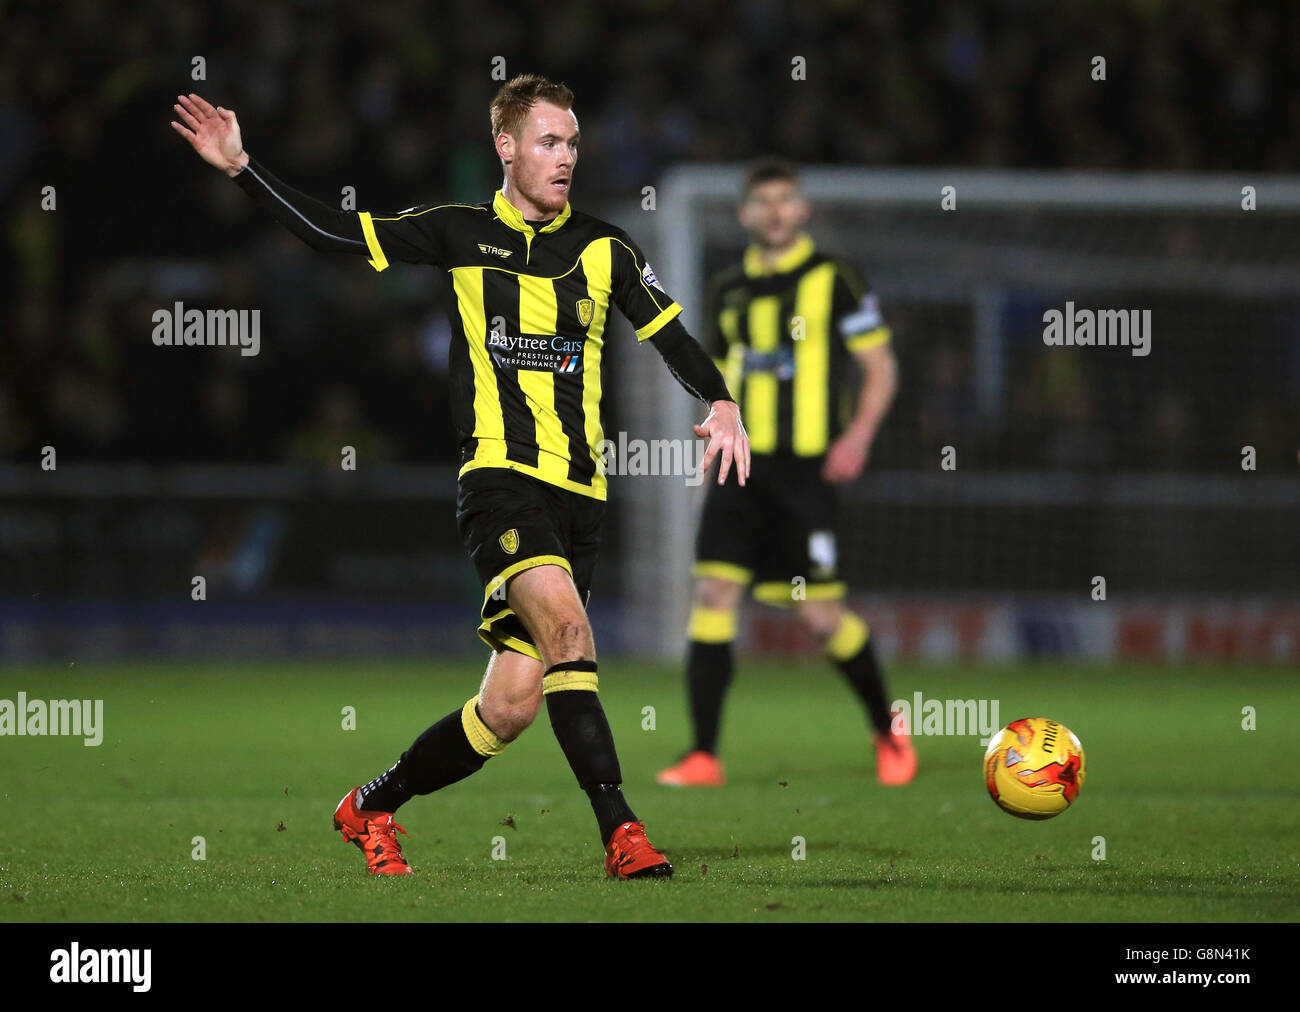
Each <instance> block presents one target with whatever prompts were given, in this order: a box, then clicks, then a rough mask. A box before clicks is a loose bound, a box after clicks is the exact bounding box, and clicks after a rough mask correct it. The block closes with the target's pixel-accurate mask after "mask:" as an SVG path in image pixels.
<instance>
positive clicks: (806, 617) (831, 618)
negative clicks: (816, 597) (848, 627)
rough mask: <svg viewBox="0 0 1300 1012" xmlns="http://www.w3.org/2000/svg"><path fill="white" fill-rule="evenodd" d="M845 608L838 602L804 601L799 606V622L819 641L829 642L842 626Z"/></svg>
mask: <svg viewBox="0 0 1300 1012" xmlns="http://www.w3.org/2000/svg"><path fill="white" fill-rule="evenodd" d="M843 617H844V615H843V610H842V609H841V608H840V606H839V603H838V602H825V601H804V602H802V603H801V604H800V606H799V623H800V625H802V626H803V627H804V629H806V630H807V631H808V632H809V633H811V634H812V635H813V637H814V638H815V639H816V640H817V641H818V642H819V643H823V644H824V643H827V642H828V641H829V640H830V638H831V637H832V636H834V635H835V634H836V633H837V632H838V631H839V628H840V622H841V621H842V620H843Z"/></svg>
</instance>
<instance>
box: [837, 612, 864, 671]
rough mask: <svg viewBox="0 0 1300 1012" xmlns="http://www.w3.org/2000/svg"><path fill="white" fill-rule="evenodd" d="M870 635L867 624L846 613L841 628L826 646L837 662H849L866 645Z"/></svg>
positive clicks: (850, 613)
mask: <svg viewBox="0 0 1300 1012" xmlns="http://www.w3.org/2000/svg"><path fill="white" fill-rule="evenodd" d="M870 635H871V630H870V629H869V628H868V627H867V623H865V622H863V621H862V619H860V618H858V616H856V615H854V614H853V613H852V612H845V613H844V618H843V619H841V620H840V627H839V628H838V629H836V630H835V635H833V636H832V637H831V638H830V642H828V643H827V644H826V652H827V653H828V654H830V655H831V657H832V658H834V659H835V660H837V661H847V660H848V659H849V658H850V657H852V656H853V655H854V654H856V653H857V652H858V651H859V650H861V649H862V648H863V646H865V645H866V642H867V637H868V636H870Z"/></svg>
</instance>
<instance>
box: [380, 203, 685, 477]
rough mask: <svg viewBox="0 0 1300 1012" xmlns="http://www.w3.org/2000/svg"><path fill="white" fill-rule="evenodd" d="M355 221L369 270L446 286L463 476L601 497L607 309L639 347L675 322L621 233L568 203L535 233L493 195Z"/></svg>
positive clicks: (675, 308) (672, 308)
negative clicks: (451, 305)
mask: <svg viewBox="0 0 1300 1012" xmlns="http://www.w3.org/2000/svg"><path fill="white" fill-rule="evenodd" d="M360 220H361V228H362V233H363V234H364V236H365V240H366V244H367V246H368V247H369V251H370V263H371V265H372V266H373V267H374V268H375V270H383V269H384V268H386V267H387V266H388V262H389V260H401V261H404V262H406V263H425V264H434V265H436V266H438V267H441V268H442V269H443V270H445V271H446V272H447V274H448V276H449V278H450V281H451V286H452V290H453V292H454V293H455V296H456V309H455V311H454V312H453V313H452V314H451V317H452V319H451V323H452V330H453V338H452V346H451V378H452V398H453V403H452V411H453V415H454V418H455V422H456V426H457V429H458V430H459V433H460V436H461V448H462V449H461V461H462V462H461V468H460V473H461V474H462V475H463V474H465V473H466V472H468V471H472V470H475V469H477V468H482V467H506V468H511V469H514V470H517V471H522V472H524V473H525V474H529V475H532V476H533V477H535V478H539V479H541V480H542V481H546V482H549V483H551V484H552V485H558V486H560V487H561V488H566V489H569V490H570V491H573V492H579V493H582V494H583V495H589V496H592V497H594V498H597V499H604V498H605V476H604V475H603V474H602V473H601V469H600V468H599V467H598V461H599V460H600V459H601V457H600V453H599V450H598V447H599V445H600V443H601V441H602V440H603V439H604V435H603V433H602V431H601V423H600V398H601V393H602V391H601V357H602V354H603V351H604V344H605V341H604V335H605V325H606V319H607V316H608V313H609V310H610V307H611V305H613V306H617V307H618V308H619V309H620V310H621V311H622V313H623V315H624V316H626V317H627V318H628V320H629V321H630V322H631V324H632V326H633V327H634V328H635V330H636V336H637V338H638V339H639V340H642V341H644V340H646V339H647V338H649V337H652V336H654V335H655V334H656V333H657V332H658V331H659V330H660V329H661V328H663V326H664V325H665V324H666V323H668V322H669V321H670V320H672V319H673V318H674V317H676V316H677V315H678V314H679V313H680V312H681V306H679V305H678V304H677V303H676V302H674V301H673V300H672V299H671V298H669V297H668V295H667V294H666V293H665V292H664V290H663V287H662V286H661V285H660V283H659V280H658V278H656V276H655V273H654V270H653V269H652V268H651V267H650V265H649V264H648V263H647V262H646V259H645V256H644V254H643V253H642V252H641V250H640V249H639V248H638V247H637V246H636V244H635V243H633V242H632V240H631V239H630V238H629V237H628V235H627V233H626V232H624V231H623V230H622V229H620V228H617V227H616V226H614V225H610V224H608V223H606V222H604V221H601V220H599V219H598V218H594V217H592V216H591V215H587V214H583V213H581V212H579V211H574V210H572V209H571V208H570V207H569V205H568V204H566V205H565V207H564V210H563V211H562V212H560V214H559V215H558V216H556V217H555V218H554V219H553V220H551V221H549V222H547V223H546V224H545V225H544V226H542V227H540V228H536V229H535V228H534V227H533V226H532V225H531V224H529V223H528V222H526V221H525V220H524V218H523V215H522V214H521V213H520V211H519V210H518V209H517V208H516V207H515V206H514V205H513V204H511V203H510V202H509V201H508V200H507V199H506V198H505V196H504V195H503V194H502V193H501V191H499V190H498V191H497V193H496V196H495V197H494V198H493V200H492V201H491V202H488V203H483V204H438V205H430V206H424V207H415V208H411V209H410V210H409V211H406V212H404V213H402V214H399V215H395V216H392V217H378V216H374V215H371V214H368V213H364V212H363V213H361V214H360Z"/></svg>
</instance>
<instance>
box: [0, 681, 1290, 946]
mask: <svg viewBox="0 0 1300 1012" xmlns="http://www.w3.org/2000/svg"><path fill="white" fill-rule="evenodd" d="M889 676H890V691H891V695H892V696H894V697H896V698H907V699H911V698H912V693H913V692H915V691H920V692H922V693H923V694H924V696H925V698H927V699H932V698H949V697H951V698H960V699H965V698H993V699H997V700H999V702H1000V717H1001V721H1000V722H1001V723H1003V724H1005V723H1008V722H1010V721H1011V720H1013V719H1015V718H1016V717H1020V716H1026V715H1037V716H1050V717H1054V718H1055V719H1058V720H1060V721H1062V722H1063V723H1065V724H1067V725H1068V726H1069V727H1070V728H1071V729H1072V730H1074V731H1075V732H1076V733H1077V734H1078V735H1079V737H1080V738H1081V740H1082V741H1083V745H1084V748H1085V750H1086V753H1087V765H1088V773H1087V783H1086V785H1085V787H1084V789H1083V791H1082V793H1081V795H1080V798H1079V801H1078V802H1077V804H1076V805H1075V806H1074V807H1073V808H1072V809H1071V810H1070V811H1068V812H1066V813H1065V814H1063V815H1061V816H1059V817H1058V818H1056V819H1054V820H1051V821H1048V822H1041V823H1031V822H1023V821H1021V820H1018V819H1014V818H1012V817H1010V816H1008V815H1005V814H1003V813H1002V812H1001V811H999V810H998V809H997V808H996V807H995V806H994V804H993V803H992V802H991V801H990V800H989V798H988V796H987V794H986V793H985V791H984V787H983V781H982V776H981V758H982V755H983V749H982V748H981V747H980V746H979V744H978V737H977V736H975V737H971V736H968V737H921V738H918V739H917V740H916V746H917V751H918V755H919V758H920V773H919V775H918V777H917V779H916V781H915V782H914V783H913V784H911V785H909V786H907V787H896V788H886V787H881V786H878V785H877V784H876V783H875V780H874V766H873V760H872V753H871V748H870V740H869V736H868V734H867V731H866V726H865V722H864V719H863V715H862V713H861V711H860V709H859V707H858V704H857V703H856V701H854V700H853V699H852V697H851V696H850V694H849V691H848V689H847V687H846V686H845V685H844V684H843V682H842V681H841V679H840V678H839V677H838V676H837V675H836V674H834V673H833V671H832V669H831V668H830V666H829V665H828V664H826V663H825V662H823V661H821V660H820V659H817V658H808V659H806V660H801V661H797V662H789V663H772V662H764V663H761V664H760V663H757V662H752V663H742V664H741V666H740V671H739V676H738V678H737V680H736V682H735V684H734V686H733V689H732V693H731V695H730V698H729V700H728V709H727V713H726V718H725V722H724V728H723V741H722V746H723V753H724V759H725V761H726V763H727V767H728V774H729V777H730V784H729V785H728V786H727V787H726V788H723V789H721V790H694V791H681V790H673V789H669V788H664V787H659V786H658V785H656V784H655V783H654V782H653V776H654V773H655V772H656V771H657V770H658V769H660V768H662V767H663V766H665V765H667V764H668V763H669V762H671V761H672V760H674V759H675V758H676V757H677V756H678V755H679V754H680V753H681V752H682V751H683V750H684V748H685V746H686V744H687V725H686V714H685V699H684V691H683V686H682V676H681V672H680V669H678V668H676V667H674V666H662V665H647V664H639V663H634V662H626V661H620V660H617V659H607V660H606V661H605V662H604V663H603V664H602V671H601V697H602V699H603V701H604V704H605V708H606V711H607V712H608V714H609V716H610V722H611V724H612V725H613V728H614V733H615V737H616V739H617V742H618V746H619V752H620V756H621V759H622V764H623V772H624V778H625V790H626V792H627V795H628V798H629V800H630V801H631V803H632V805H633V807H634V809H635V810H636V812H637V814H638V815H639V816H640V817H641V818H642V819H643V820H644V821H645V822H646V824H647V826H648V827H649V831H650V836H651V839H652V840H654V841H655V843H656V844H657V845H658V846H659V847H660V848H661V849H663V850H664V851H665V852H666V853H667V854H668V855H669V857H670V858H671V860H672V861H673V863H674V864H675V865H676V868H677V874H676V876H675V877H674V878H673V879H672V880H669V881H644V882H615V881H610V880H607V879H606V878H605V877H604V874H603V871H602V868H601V861H602V856H603V852H602V848H601V847H600V845H599V842H598V840H597V839H596V828H595V821H594V819H593V818H592V815H591V811H590V808H589V806H588V804H587V800H586V798H585V796H584V795H583V794H582V793H581V791H580V790H579V789H578V788H577V786H576V784H575V782H574V779H573V775H572V774H571V773H570V771H569V769H568V766H567V765H566V763H565V761H564V758H563V756H562V755H561V753H560V750H559V747H558V745H557V744H556V743H555V740H554V738H553V736H552V735H551V731H550V727H549V725H548V723H547V721H546V718H545V715H544V713H543V715H542V716H541V718H540V719H539V721H538V723H537V724H535V725H534V726H533V728H531V729H530V730H529V731H528V732H527V733H526V734H525V735H524V736H523V737H522V738H521V739H519V740H518V741H516V742H514V743H513V744H511V746H510V747H509V748H508V749H507V750H506V752H505V753H504V754H503V755H502V756H500V757H498V758H496V759H493V760H492V761H491V762H489V763H488V764H487V766H486V767H485V768H484V769H483V770H482V771H481V772H480V773H478V774H476V775H475V776H473V777H471V778H470V779H469V780H466V781H463V782H462V783H460V784H456V785H454V786H452V787H450V788H448V789H447V790H445V791H442V792H439V793H438V794H435V795H432V796H429V797H423V798H416V799H415V800H414V801H412V802H411V803H410V804H409V805H407V806H405V807H404V808H403V809H402V810H401V811H400V812H399V813H398V819H399V821H400V822H401V823H402V824H403V825H404V826H405V827H406V828H407V830H409V831H410V834H411V835H410V837H409V839H407V838H402V839H403V843H404V846H405V852H406V855H407V857H408V859H409V860H410V861H411V863H412V865H413V866H414V867H415V869H416V874H415V875H414V876H411V877H409V878H404V879H399V880H389V879H378V878H371V877H368V876H366V875H365V874H364V863H363V860H362V857H361V855H360V854H359V852H358V851H357V850H356V848H355V847H353V846H351V845H349V844H345V843H344V842H343V841H342V840H341V838H340V837H339V834H338V833H336V832H334V831H333V830H332V828H331V826H330V816H331V813H332V811H333V808H334V805H335V804H336V803H337V801H338V799H339V798H340V797H341V796H342V795H343V793H344V792H345V791H346V790H347V789H348V788H349V787H352V786H354V785H355V784H357V783H360V782H362V781H364V780H366V779H368V778H370V777H373V776H374V775H376V774H377V773H378V772H380V771H381V770H383V769H385V768H387V767H388V766H389V765H391V763H392V762H393V761H394V760H395V759H396V758H397V756H398V754H400V752H401V751H402V750H403V749H404V748H406V746H407V745H408V744H409V743H410V742H411V741H412V740H413V739H414V737H415V736H416V735H417V734H418V733H419V732H420V731H422V730H423V729H424V728H425V727H426V726H427V725H428V724H430V723H432V722H433V721H435V720H437V719H438V718H440V717H442V716H443V715H444V714H446V713H447V712H449V711H451V710H452V709H453V708H456V707H459V706H460V705H462V704H463V702H464V700H465V699H466V698H468V697H469V696H470V695H472V694H473V692H474V691H476V687H477V684H478V681H479V678H480V677H481V666H480V664H479V663H478V662H477V661H476V660H471V659H466V660H464V661H455V662H444V663H439V664H429V663H416V662H411V663H400V664H394V663H335V664H307V663H292V664H282V663H266V664H246V663H245V664H235V665H224V666H223V665H201V666H180V665H132V666H104V667H91V668H89V669H86V668H83V667H82V666H80V665H78V666H77V667H75V668H68V667H65V666H58V667H32V668H9V669H7V670H6V671H5V672H4V673H3V674H0V698H8V699H14V698H15V697H16V694H17V692H18V690H23V691H25V692H26V693H27V696H28V698H29V699H32V698H44V699H71V698H93V699H103V700H104V724H105V734H104V741H103V744H102V745H100V746H99V747H86V746H84V745H83V744H82V741H81V739H79V738H61V737H43V738H42V737H8V736H5V737H0V797H2V798H3V802H4V808H5V811H6V818H5V819H4V820H0V920H3V921H67V922H86V921H160V920H161V921H286V920H287V921H361V920H394V921H400V920H409V921H442V920H464V921H539V920H560V921H574V920H576V921H587V920H598V921H660V920H672V921H700V920H708V921H754V922H767V921H850V920H873V921H874V920H913V921H1001V920H1010V921H1030V920H1033V921H1040V922H1041V921H1114V920H1118V921H1130V920H1131V921H1166V920H1169V921H1179V920H1189V921H1277V920H1296V919H1300V805H1298V804H1297V800H1300V788H1298V787H1297V785H1296V781H1295V780H1294V778H1293V776H1292V774H1293V772H1294V770H1295V769H1296V768H1297V767H1300V735H1297V734H1296V733H1295V729H1296V727H1298V726H1300V699H1298V698H1297V693H1296V684H1295V679H1294V676H1293V675H1292V674H1290V673H1288V672H1283V671H1281V670H1245V669H1240V668H1233V669H1223V670H1220V669H1214V668H1210V667H1193V668H1183V669H1170V668H1124V669H1119V668H1090V667H1074V666H1055V665H1053V666H1042V667H1015V668H996V667H933V668H921V667H909V668H895V669H894V670H892V671H891V672H889ZM648 706H649V707H654V724H655V729H654V730H646V729H643V724H645V723H647V718H646V716H645V714H644V712H643V708H645V707H648ZM1247 706H1250V707H1254V710H1255V713H1256V720H1257V722H1258V729H1257V730H1253V731H1248V730H1243V729H1242V726H1241V725H1242V719H1243V717H1242V708H1243V707H1247ZM344 707H355V710H356V729H355V730H344V729H343V727H342V724H343V721H344V717H343V715H342V711H343V708H344ZM195 837H202V838H203V841H204V845H205V849H206V857H205V859H204V860H195V859H194V857H193V855H194V852H195V848H196V843H195V840H194V838H195ZM1098 837H1101V838H1104V846H1105V859H1104V860H1094V854H1097V853H1099V850H1098V848H1099V843H1098V841H1097V838H1098ZM796 838H802V840H803V841H804V847H805V851H806V857H805V859H803V860H796V859H795V858H794V857H793V856H792V852H793V851H794V850H795V848H796V846H797V843H798V841H797V840H796ZM502 841H504V845H502ZM503 849H504V860H495V859H494V857H493V854H494V851H495V852H496V854H497V855H498V856H499V855H501V854H502V852H503Z"/></svg>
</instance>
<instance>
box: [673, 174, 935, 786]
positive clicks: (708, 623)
mask: <svg viewBox="0 0 1300 1012" xmlns="http://www.w3.org/2000/svg"><path fill="white" fill-rule="evenodd" d="M809 211H810V207H809V204H808V201H807V200H806V199H805V198H804V197H803V195H802V193H801V192H800V189H799V180H798V175H797V170H796V169H795V167H794V166H793V165H791V164H789V163H788V162H785V161H782V160H779V159H764V160H762V161H760V162H758V163H756V164H755V165H753V166H752V167H751V168H750V170H749V171H748V173H747V174H746V176H745V182H744V191H743V195H742V201H741V205H740V209H739V218H740V223H741V225H743V226H744V228H745V229H746V231H748V232H749V234H750V236H751V237H752V239H753V243H752V245H750V246H749V248H748V249H746V250H745V254H744V259H743V261H742V263H740V264H739V265H737V266H735V267H732V268H730V269H728V270H725V271H723V272H722V273H721V274H719V275H718V276H717V277H716V278H714V279H713V280H712V281H711V283H710V291H709V300H708V307H707V311H708V315H707V336H706V338H705V342H704V343H705V347H706V349H707V350H708V351H709V353H710V354H712V355H713V356H714V359H715V360H717V362H718V364H719V366H720V367H721V368H722V369H723V370H724V372H725V373H726V376H727V380H728V382H729V384H730V386H731V389H732V390H735V391H737V392H738V393H739V394H740V397H741V401H740V403H741V404H742V406H743V408H744V413H745V421H746V424H747V426H748V428H749V438H750V444H751V449H752V452H753V454H754V457H755V458H756V459H757V460H758V461H759V462H760V466H759V467H758V468H757V470H756V471H755V475H754V477H753V478H752V479H751V480H750V482H749V484H748V485H747V486H746V487H745V488H743V489H742V488H738V487H732V486H727V487H718V488H710V489H709V493H708V497H707V498H706V500H705V503H704V512H703V515H702V517H701V520H700V528H699V534H698V538H697V542H696V563H695V593H694V601H693V606H692V610H691V618H690V627H689V629H688V633H687V635H688V638H689V641H690V645H689V648H688V652H687V664H686V682H687V694H688V697H689V702H690V710H691V718H692V722H693V724H694V729H695V743H694V748H693V749H692V750H691V751H690V752H688V753H687V754H686V755H685V757H683V758H682V759H681V760H680V761H679V762H678V763H677V764H676V765H674V766H672V767H670V768H668V769H666V770H663V771H661V772H660V773H659V775H658V777H657V778H656V779H657V780H658V781H659V783H661V784H670V785H673V786H721V785H722V784H724V783H725V782H726V778H725V771H724V769H723V765H722V762H721V760H719V758H718V728H719V724H720V722H721V715H722V703H723V697H724V695H725V694H726V691H727V686H728V684H729V683H730V681H731V678H732V671H733V667H734V660H733V657H732V641H733V640H734V639H735V637H736V614H737V611H738V609H739V607H740V603H741V599H742V597H743V595H744V591H745V588H746V586H747V585H749V584H751V583H753V584H754V587H753V593H754V596H755V598H757V599H758V600H759V601H762V602H765V603H768V604H773V605H778V606H793V607H794V609H795V613H796V615H797V616H798V618H799V620H800V622H801V624H802V625H803V627H804V628H806V629H807V630H808V631H809V632H811V633H812V634H813V636H814V637H816V639H817V640H818V642H819V643H820V644H821V645H822V647H823V648H824V650H825V651H826V654H827V655H828V656H829V658H830V659H831V660H832V661H833V662H834V663H835V665H836V666H837V667H838V668H839V669H840V671H841V672H842V673H843V674H844V677H845V678H846V679H847V680H848V682H849V685H850V686H851V687H852V689H853V691H854V692H855V693H856V694H857V696H858V698H859V699H861V700H862V702H863V704H864V705H865V707H866V711H867V714H868V716H869V718H870V721H871V724H872V726H873V727H874V729H875V752H876V774H877V779H879V780H880V782H882V783H887V784H902V783H906V782H908V781H909V780H911V779H912V777H913V775H914V774H915V771H916V755H915V752H914V751H913V749H912V745H911V742H910V741H909V740H908V738H907V735H906V734H905V733H891V730H892V729H891V726H890V724H891V721H890V717H891V713H890V709H889V704H888V702H887V698H888V697H887V696H886V694H885V686H884V683H883V681H882V679H881V675H880V667H879V665H878V664H877V662H876V656H875V651H874V649H873V647H872V644H871V639H870V634H869V630H868V628H867V625H866V623H864V622H863V621H862V619H860V618H859V617H858V616H857V615H856V614H854V613H853V612H852V611H850V610H849V609H848V608H846V607H845V606H844V604H843V600H842V599H843V597H844V584H843V583H841V582H840V581H839V579H838V577H837V575H836V559H835V555H836V551H835V520H836V488H835V486H836V485H840V484H842V483H844V482H849V481H853V480H854V479H855V478H857V477H858V475H860V474H861V473H862V469H863V467H864V466H865V465H866V462H867V457H868V455H869V453H870V451H871V444H872V442H873V440H874V439H875V437H876V433H877V431H878V430H879V428H880V424H881V422H882V421H883V420H884V417H885V414H886V412H887V411H888V410H889V406H890V403H891V402H892V400H893V397H894V391H895V388H896V385H897V367H896V364H895V361H894V355H893V352H892V350H891V348H890V330H889V327H887V326H886V325H885V322H884V320H883V319H882V317H881V315H880V311H879V309H878V307H877V305H876V298H875V296H874V295H873V294H872V293H871V292H870V291H868V290H867V289H866V287H865V286H864V285H863V283H862V281H861V280H860V279H859V277H858V275H857V273H856V272H855V271H854V270H853V268H852V267H850V266H849V265H848V264H846V263H845V262H844V261H842V260H839V259H836V258H834V257H832V256H829V255H828V254H826V253H824V252H822V251H820V250H818V249H817V247H816V246H815V245H814V244H813V241H812V239H811V238H810V237H809V236H808V235H807V233H806V232H804V225H805V223H806V222H807V220H808V216H809ZM855 361H856V364H857V365H858V366H859V367H860V368H861V370H862V374H863V379H862V382H861V386H860V388H859V390H858V391H857V403H856V407H855V408H854V410H853V413H852V418H851V419H850V420H849V421H848V423H847V425H843V424H842V414H843V413H842V412H841V406H842V405H845V401H846V397H847V395H848V394H849V393H850V391H849V390H848V389H846V387H845V384H844V382H843V380H844V378H845V376H846V374H847V373H848V372H850V371H851V368H852V366H853V363H854V362H855ZM845 406H847V405H845ZM901 730H903V729H900V731H901Z"/></svg>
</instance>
